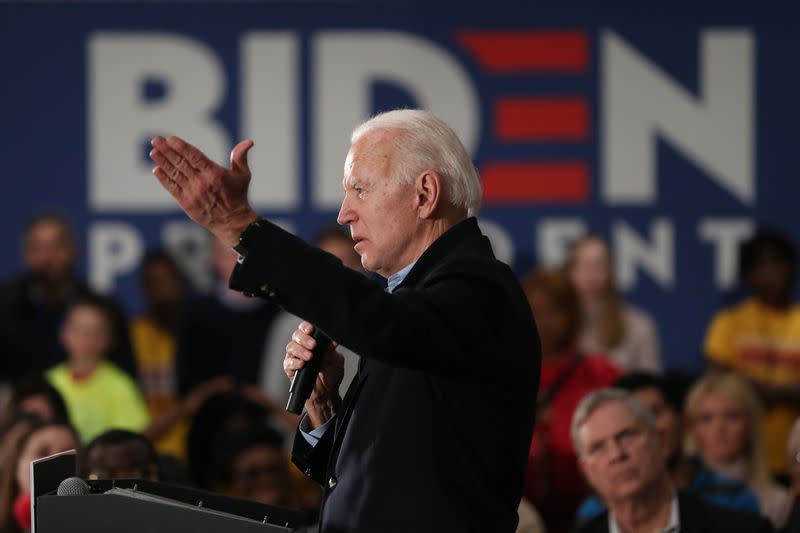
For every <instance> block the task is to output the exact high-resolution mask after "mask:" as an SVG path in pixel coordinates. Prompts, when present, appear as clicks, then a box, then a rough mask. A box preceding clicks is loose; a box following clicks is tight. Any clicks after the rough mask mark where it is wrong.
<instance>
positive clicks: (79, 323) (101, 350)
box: [61, 305, 111, 363]
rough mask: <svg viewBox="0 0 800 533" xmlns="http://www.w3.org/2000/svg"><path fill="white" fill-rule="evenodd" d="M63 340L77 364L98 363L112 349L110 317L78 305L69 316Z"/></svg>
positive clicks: (62, 336)
mask: <svg viewBox="0 0 800 533" xmlns="http://www.w3.org/2000/svg"><path fill="white" fill-rule="evenodd" d="M61 340H62V342H63V343H64V348H66V350H67V353H68V354H69V357H70V360H71V361H73V362H75V363H96V362H97V361H99V360H101V359H102V358H103V357H104V356H105V354H106V353H107V352H108V350H109V348H110V347H111V330H110V325H109V323H108V317H106V316H105V314H104V313H103V312H102V311H100V310H99V309H96V308H95V307H92V306H89V305H78V306H76V307H73V308H72V310H70V312H69V314H68V315H67V319H66V321H65V322H64V327H63V329H62V334H61Z"/></svg>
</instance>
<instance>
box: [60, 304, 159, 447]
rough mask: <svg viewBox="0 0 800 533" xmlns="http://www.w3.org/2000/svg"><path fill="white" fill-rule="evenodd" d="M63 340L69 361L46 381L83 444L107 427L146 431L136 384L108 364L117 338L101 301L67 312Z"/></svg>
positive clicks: (143, 403)
mask: <svg viewBox="0 0 800 533" xmlns="http://www.w3.org/2000/svg"><path fill="white" fill-rule="evenodd" d="M61 342H62V343H63V345H64V348H65V350H66V351H67V356H68V358H67V361H66V362H65V363H61V364H59V365H56V366H54V367H52V368H50V369H49V370H47V371H46V373H45V377H46V378H47V380H48V381H49V382H50V383H51V384H52V385H53V387H55V388H56V389H57V390H58V392H59V393H61V396H62V397H63V398H64V403H66V405H67V412H68V414H69V417H70V420H71V421H72V424H73V426H75V429H76V430H77V431H78V435H79V437H80V439H81V441H82V442H84V443H85V442H88V441H90V440H91V439H92V438H94V437H96V436H97V435H99V434H100V433H103V432H104V431H107V430H109V429H128V430H130V431H142V430H144V429H145V428H146V427H147V425H148V423H149V420H150V417H149V415H148V412H147V406H146V405H145V402H144V399H143V398H142V395H141V393H140V392H139V389H138V387H137V385H136V383H135V382H134V381H133V380H132V379H131V378H130V377H129V376H128V375H127V374H126V373H125V372H123V371H122V370H121V369H120V368H119V367H117V366H116V365H115V364H114V363H111V362H110V361H107V360H106V355H107V354H108V353H109V352H110V350H111V349H112V347H113V345H114V339H113V336H112V333H111V318H110V312H109V310H108V309H107V308H106V306H105V304H104V303H103V301H102V300H100V299H99V298H94V297H84V298H81V299H79V300H77V301H75V302H74V303H73V304H72V306H71V307H70V308H69V310H68V311H67V316H66V318H65V320H64V325H63V327H62V330H61Z"/></svg>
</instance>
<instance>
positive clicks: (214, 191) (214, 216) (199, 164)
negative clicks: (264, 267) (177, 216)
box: [150, 136, 257, 245]
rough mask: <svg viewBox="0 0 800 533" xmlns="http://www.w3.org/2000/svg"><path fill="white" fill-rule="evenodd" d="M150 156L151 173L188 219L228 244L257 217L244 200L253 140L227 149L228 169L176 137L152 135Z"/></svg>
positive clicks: (248, 179)
mask: <svg viewBox="0 0 800 533" xmlns="http://www.w3.org/2000/svg"><path fill="white" fill-rule="evenodd" d="M151 144H152V146H153V149H152V150H151V151H150V158H151V159H152V160H153V161H154V162H155V163H156V165H157V166H156V167H155V168H154V169H153V174H154V175H155V177H156V178H157V179H158V181H159V182H160V183H161V185H162V186H163V187H164V188H165V189H166V190H167V192H169V193H170V194H171V195H172V197H173V198H175V200H177V202H178V204H179V205H180V206H181V208H182V209H183V210H184V211H185V212H186V214H187V215H189V218H191V219H192V220H194V221H195V222H197V223H198V224H200V225H201V226H203V227H205V228H207V229H208V230H209V231H211V232H212V233H213V234H215V235H216V236H217V237H218V238H219V239H221V240H222V241H223V242H226V243H228V244H231V245H233V244H236V242H237V239H238V236H239V234H240V233H241V231H242V230H243V229H244V228H245V227H246V226H247V224H249V223H250V222H252V221H253V220H254V219H255V218H257V216H256V215H255V213H254V211H253V210H252V208H251V207H250V204H249V203H248V201H247V190H248V187H249V186H250V177H251V176H250V168H249V167H248V165H247V152H248V150H250V148H252V147H253V141H249V140H248V141H242V142H240V143H239V144H237V145H236V147H235V148H234V149H233V151H232V152H231V165H230V168H225V167H223V166H221V165H218V164H217V163H215V162H213V161H211V160H210V159H209V158H208V157H206V155H205V154H203V152H201V151H200V150H198V149H197V148H195V147H194V146H192V145H191V144H189V143H187V142H186V141H184V140H183V139H181V138H179V137H174V136H170V137H167V138H166V139H165V138H163V137H154V138H153V140H152V141H151Z"/></svg>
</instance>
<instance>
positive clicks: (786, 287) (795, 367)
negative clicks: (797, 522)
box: [704, 229, 800, 475]
mask: <svg viewBox="0 0 800 533" xmlns="http://www.w3.org/2000/svg"><path fill="white" fill-rule="evenodd" d="M795 267H796V257H795V249H794V245H793V243H792V242H791V240H790V239H789V238H788V237H786V236H785V235H783V234H781V233H779V232H776V231H772V230H766V229H762V230H759V231H758V232H757V233H756V234H755V235H754V236H753V237H752V238H751V239H749V240H748V241H747V242H745V243H744V244H743V245H742V248H741V253H740V274H741V278H742V281H743V282H745V283H746V285H747V286H748V288H749V290H750V292H751V293H752V294H751V296H749V297H748V298H746V299H745V300H744V301H743V302H741V303H739V304H738V305H735V306H733V307H730V308H728V309H724V310H722V311H720V312H719V313H718V314H717V315H716V316H715V317H714V318H713V320H712V321H711V325H710V326H709V328H708V331H707V333H706V339H705V346H704V351H705V354H706V357H707V358H708V360H709V362H710V363H711V368H712V369H725V370H731V371H733V372H736V373H737V374H739V375H740V376H742V377H744V378H746V379H747V380H748V381H750V383H751V384H752V385H753V386H754V387H755V389H756V390H757V391H758V393H759V395H760V397H761V399H762V401H763V402H764V404H765V406H766V410H765V416H764V423H763V433H764V441H765V450H766V460H767V465H768V467H769V469H770V470H771V471H772V473H773V474H778V475H784V474H786V473H787V472H788V467H789V464H788V460H787V457H786V451H785V450H786V440H787V438H788V436H789V431H790V430H791V427H792V423H793V422H794V420H795V419H796V418H797V417H798V416H800V306H799V305H797V304H796V303H793V302H792V289H793V285H794V277H795V276H794V273H795Z"/></svg>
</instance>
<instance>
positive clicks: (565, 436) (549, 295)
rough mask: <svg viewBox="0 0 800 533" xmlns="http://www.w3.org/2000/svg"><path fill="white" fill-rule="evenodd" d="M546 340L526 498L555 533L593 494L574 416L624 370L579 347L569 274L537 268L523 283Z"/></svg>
mask: <svg viewBox="0 0 800 533" xmlns="http://www.w3.org/2000/svg"><path fill="white" fill-rule="evenodd" d="M522 288H523V289H524V291H525V295H526V296H527V297H528V301H529V302H530V306H531V309H532V310H533V314H534V316H535V317H536V324H537V326H538V329H539V337H540V339H541V346H542V375H541V384H540V389H539V397H538V399H537V415H536V430H535V432H534V435H533V439H532V442H531V448H530V458H529V460H528V467H527V470H526V473H525V487H524V492H523V494H524V496H525V498H526V499H527V500H528V501H529V502H530V503H532V504H533V505H534V507H536V509H537V510H538V511H539V512H540V513H541V515H542V519H543V520H544V523H545V526H546V527H547V530H548V531H550V532H551V533H559V532H561V531H567V530H569V529H570V528H571V527H572V522H573V517H574V515H575V509H576V508H577V506H578V504H579V503H580V501H581V500H582V499H583V498H585V497H586V496H587V494H588V493H589V488H588V487H587V486H586V483H585V482H584V480H583V478H582V476H581V474H580V472H579V471H578V467H577V465H576V458H575V451H574V450H573V449H572V441H571V439H570V436H569V421H570V419H571V418H572V413H573V411H574V410H575V407H577V405H578V402H579V401H580V400H581V398H583V397H584V396H585V395H586V394H587V393H589V392H591V391H593V390H595V389H599V388H602V387H607V386H609V385H611V383H613V382H614V380H615V379H617V378H618V377H619V370H617V368H616V367H615V366H614V365H613V364H612V363H611V362H609V361H608V359H607V358H605V357H603V356H600V355H597V354H587V353H584V352H582V351H581V350H580V349H579V348H578V334H579V332H580V324H581V312H580V304H579V301H578V296H577V294H576V293H575V290H574V289H573V288H572V284H571V283H570V281H569V279H568V278H567V276H566V275H565V274H563V273H561V272H559V271H556V270H547V269H537V270H535V271H534V272H533V273H531V274H530V275H529V276H527V277H526V278H525V279H524V280H523V283H522Z"/></svg>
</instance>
